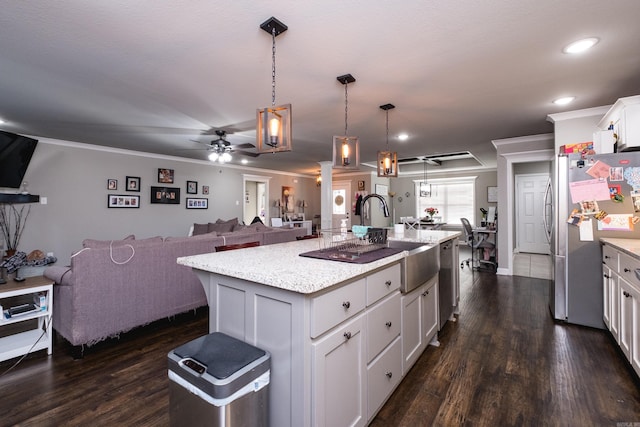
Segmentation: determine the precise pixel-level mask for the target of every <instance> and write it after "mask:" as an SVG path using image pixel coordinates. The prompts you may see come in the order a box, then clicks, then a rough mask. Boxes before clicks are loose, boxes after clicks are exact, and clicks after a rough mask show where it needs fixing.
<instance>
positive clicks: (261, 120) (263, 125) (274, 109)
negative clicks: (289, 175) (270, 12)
mask: <svg viewBox="0 0 640 427" xmlns="http://www.w3.org/2000/svg"><path fill="white" fill-rule="evenodd" d="M260 28H262V29H263V30H264V31H266V32H267V33H269V34H271V38H272V48H271V64H272V65H271V107H266V108H262V109H258V110H257V112H256V118H257V128H256V140H257V141H256V142H257V146H258V147H257V150H258V153H276V152H280V151H291V142H292V141H291V139H292V137H291V104H284V105H278V106H276V36H278V35H280V34H282V33H284V32H285V31H287V26H286V25H284V24H283V23H282V22H280V21H278V20H277V19H276V18H274V17H273V16H272V17H271V18H269V19H268V20H266V21H265V22H263V23H262V24H261V25H260Z"/></svg>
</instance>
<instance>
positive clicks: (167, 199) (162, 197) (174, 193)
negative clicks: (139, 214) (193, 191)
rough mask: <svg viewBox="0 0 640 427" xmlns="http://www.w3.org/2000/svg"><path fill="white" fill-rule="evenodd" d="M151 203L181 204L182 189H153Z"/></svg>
mask: <svg viewBox="0 0 640 427" xmlns="http://www.w3.org/2000/svg"><path fill="white" fill-rule="evenodd" d="M151 203H163V204H166V205H177V204H180V189H179V188H171V187H151Z"/></svg>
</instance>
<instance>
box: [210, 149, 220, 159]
mask: <svg viewBox="0 0 640 427" xmlns="http://www.w3.org/2000/svg"><path fill="white" fill-rule="evenodd" d="M218 157H219V156H218V153H216V152H215V151H212V152H211V153H209V160H211V161H212V162H215V161H216V160H218Z"/></svg>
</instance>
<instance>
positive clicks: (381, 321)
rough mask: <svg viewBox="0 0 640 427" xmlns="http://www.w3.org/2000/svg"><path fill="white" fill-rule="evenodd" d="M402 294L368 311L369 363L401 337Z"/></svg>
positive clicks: (396, 293)
mask: <svg viewBox="0 0 640 427" xmlns="http://www.w3.org/2000/svg"><path fill="white" fill-rule="evenodd" d="M400 313H401V310H400V292H398V291H396V292H395V294H393V295H392V296H390V297H389V298H387V299H385V300H383V301H381V302H380V303H379V304H376V305H375V306H373V307H372V308H371V309H369V310H367V336H368V338H369V339H368V340H367V362H370V361H371V360H372V359H373V358H374V357H376V356H377V355H378V354H379V353H380V352H381V351H382V350H383V349H384V348H385V347H386V346H387V345H389V343H390V342H391V341H393V340H394V339H395V338H396V337H397V336H398V335H400V326H401V324H400Z"/></svg>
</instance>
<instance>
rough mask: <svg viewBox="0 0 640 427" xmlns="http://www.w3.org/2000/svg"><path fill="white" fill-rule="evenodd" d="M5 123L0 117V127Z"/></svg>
mask: <svg viewBox="0 0 640 427" xmlns="http://www.w3.org/2000/svg"><path fill="white" fill-rule="evenodd" d="M5 123H6V122H5V121H4V120H2V117H0V125H3V124H5Z"/></svg>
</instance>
